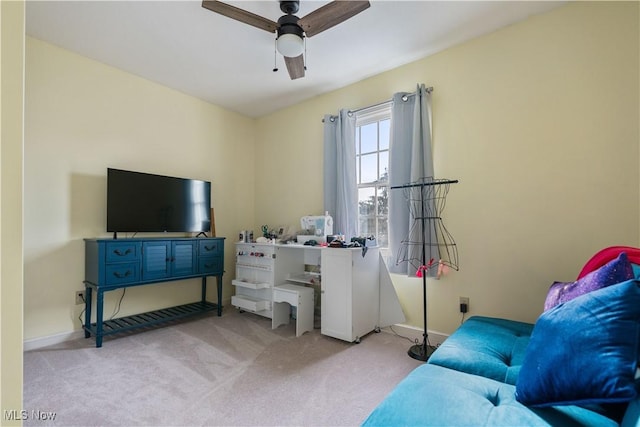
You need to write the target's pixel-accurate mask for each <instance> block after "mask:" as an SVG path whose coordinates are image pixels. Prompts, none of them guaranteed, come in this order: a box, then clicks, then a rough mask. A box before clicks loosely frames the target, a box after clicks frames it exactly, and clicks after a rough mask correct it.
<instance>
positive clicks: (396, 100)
mask: <svg viewBox="0 0 640 427" xmlns="http://www.w3.org/2000/svg"><path fill="white" fill-rule="evenodd" d="M431 117H432V115H431V93H430V92H429V91H427V89H426V87H425V85H424V84H420V85H418V86H417V89H416V93H415V94H409V93H396V94H394V96H393V105H392V107H391V140H390V145H389V184H390V186H391V187H394V186H401V185H405V184H408V183H413V182H418V181H420V180H424V179H425V178H428V177H430V178H433V156H432V152H431V121H432V118H431ZM389 193H390V194H389V249H390V251H389V260H388V261H389V262H388V263H387V264H388V266H389V270H390V271H392V272H394V273H401V274H407V275H410V276H415V274H416V269H415V266H414V265H412V264H411V263H410V262H397V261H398V259H397V258H398V254H399V253H400V252H401V250H408V251H409V253H406V254H404V255H403V258H405V259H416V258H417V259H420V258H421V253H417V251H420V252H421V251H422V247H421V246H419V245H414V246H409V247H404V248H403V241H406V240H407V239H411V236H410V235H409V232H410V230H412V225H413V224H412V223H413V220H412V218H411V214H410V211H409V203H408V201H407V198H406V194H405V192H404V191H403V190H401V189H396V190H390V192H389ZM419 232H420V234H422V235H424V234H429V233H423V232H422V230H419ZM434 235H435V233H434ZM430 243H436V244H437V242H427V245H429V244H430ZM427 259H429V258H427ZM433 270H436V269H433ZM433 270H430V271H429V272H428V273H427V274H428V275H430V276H431V275H435V273H436V272H435V271H433Z"/></svg>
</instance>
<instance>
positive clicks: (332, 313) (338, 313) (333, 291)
mask: <svg viewBox="0 0 640 427" xmlns="http://www.w3.org/2000/svg"><path fill="white" fill-rule="evenodd" d="M362 254H363V251H362V248H327V247H319V246H304V245H281V244H270V243H242V242H238V243H236V276H235V278H234V280H233V281H232V284H233V285H234V286H235V287H236V294H235V295H234V296H233V297H232V299H231V303H232V305H234V306H236V307H238V308H239V309H241V310H245V311H250V312H253V313H256V314H258V315H261V316H264V317H268V318H270V319H272V328H274V329H275V328H277V327H278V326H280V325H282V324H284V323H288V321H289V320H288V319H289V305H291V306H296V307H298V316H297V320H296V324H297V327H296V336H300V335H301V334H302V333H304V332H305V331H311V330H312V329H313V311H314V310H313V308H314V307H313V288H311V287H305V286H300V285H299V284H298V285H295V284H291V282H290V279H291V278H292V277H295V276H299V275H301V274H303V273H304V272H305V265H313V266H318V267H320V266H321V267H322V271H321V277H322V279H321V282H320V293H321V313H322V316H321V333H322V334H323V335H328V336H332V337H334V338H338V339H342V340H345V341H349V342H359V341H360V338H361V337H363V336H364V335H366V334H368V333H369V332H371V331H374V330H376V329H378V328H380V327H384V326H388V325H390V324H393V323H400V322H403V321H404V314H402V310H401V309H399V310H400V312H399V315H396V316H395V318H394V321H393V322H392V323H386V324H381V321H380V320H381V319H380V313H381V309H382V311H384V312H386V311H388V310H386V309H385V308H384V306H387V305H389V304H392V305H393V306H394V307H397V308H399V307H400V306H399V302H398V300H397V295H396V294H395V289H393V285H392V284H391V282H390V281H388V280H384V274H382V277H383V280H382V282H381V271H382V272H385V271H386V268H384V266H383V265H382V268H381V264H383V262H381V260H380V255H379V249H378V248H377V247H370V248H368V250H367V251H366V254H365V255H364V256H363V255H362ZM381 283H383V284H384V285H385V286H390V288H391V291H389V290H388V289H387V290H385V291H384V295H385V299H384V300H383V301H381V300H380V295H381V293H380V291H381V289H380V284H381ZM283 285H284V286H283ZM300 288H302V289H308V290H309V291H304V290H302V289H300ZM309 296H311V298H312V300H311V303H310V305H309V306H308V304H309V302H308V297H309ZM295 304H298V305H295ZM307 306H308V308H309V309H308V310H306V308H307ZM301 307H303V308H302V313H301V312H300V310H301ZM396 311H397V310H396ZM309 315H311V317H310V319H311V320H310V321H311V327H310V328H309V326H308V323H306V322H308V321H309V317H308V316H309ZM385 317H386V319H385V322H386V321H388V316H385ZM285 318H286V321H285ZM283 322H284V323H283Z"/></svg>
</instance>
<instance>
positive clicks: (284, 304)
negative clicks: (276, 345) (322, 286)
mask: <svg viewBox="0 0 640 427" xmlns="http://www.w3.org/2000/svg"><path fill="white" fill-rule="evenodd" d="M289 306H291V307H296V308H297V315H296V337H299V336H300V335H302V334H304V333H305V332H307V331H308V332H311V331H313V289H312V288H307V287H306V286H300V285H292V284H289V283H285V284H283V285H278V286H275V287H274V288H273V319H272V324H271V326H272V328H273V329H275V328H277V327H278V326H280V325H286V324H288V323H289V313H290V308H289Z"/></svg>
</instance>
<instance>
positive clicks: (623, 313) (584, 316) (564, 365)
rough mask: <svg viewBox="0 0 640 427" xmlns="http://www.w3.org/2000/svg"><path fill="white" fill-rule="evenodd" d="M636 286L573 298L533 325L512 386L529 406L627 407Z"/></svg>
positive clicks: (637, 321) (638, 301)
mask: <svg viewBox="0 0 640 427" xmlns="http://www.w3.org/2000/svg"><path fill="white" fill-rule="evenodd" d="M639 342H640V281H637V280H629V281H627V282H623V283H619V284H617V285H612V286H608V287H606V288H602V289H599V290H596V291H593V292H589V293H587V294H585V295H582V296H580V297H577V298H575V299H573V300H571V301H569V302H567V303H564V304H560V305H558V306H556V307H554V308H552V309H551V310H549V311H546V312H544V313H543V314H542V315H541V316H540V318H539V319H538V321H537V322H536V324H535V326H534V328H533V333H532V334H531V340H530V341H529V344H528V345H527V350H526V354H525V356H524V360H523V363H522V367H521V368H520V373H519V375H518V381H517V382H516V399H517V400H518V401H519V402H521V403H523V404H525V405H530V406H539V407H544V406H552V405H586V404H594V403H595V404H598V403H616V402H627V401H629V400H631V399H633V398H635V397H636V395H637V392H636V388H635V378H634V377H635V374H636V368H637V366H638V345H639Z"/></svg>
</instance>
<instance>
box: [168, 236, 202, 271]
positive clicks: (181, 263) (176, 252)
mask: <svg viewBox="0 0 640 427" xmlns="http://www.w3.org/2000/svg"><path fill="white" fill-rule="evenodd" d="M195 273H196V242H195V241H193V240H179V241H175V242H171V276H172V277H177V276H191V275H193V274H195Z"/></svg>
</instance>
